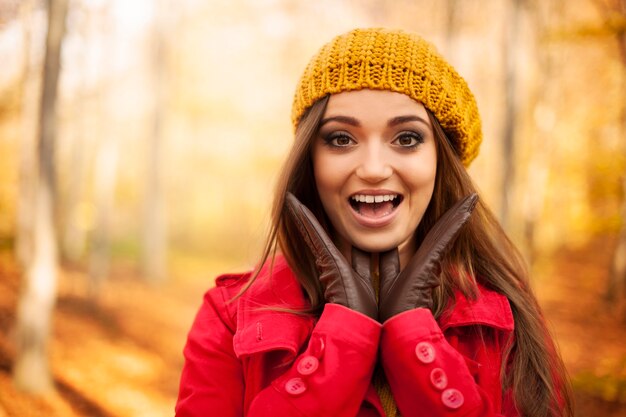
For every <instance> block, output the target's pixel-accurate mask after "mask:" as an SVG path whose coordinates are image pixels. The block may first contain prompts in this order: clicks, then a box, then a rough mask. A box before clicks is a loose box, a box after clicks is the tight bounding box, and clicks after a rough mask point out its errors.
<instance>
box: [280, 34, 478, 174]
mask: <svg viewBox="0 0 626 417" xmlns="http://www.w3.org/2000/svg"><path fill="white" fill-rule="evenodd" d="M364 88H369V89H373V90H389V91H395V92H399V93H403V94H406V95H407V96H409V97H411V98H412V99H414V100H417V101H419V102H420V103H422V104H423V105H424V106H425V107H426V108H427V109H428V110H430V111H431V112H432V113H433V114H434V116H435V117H436V118H437V120H438V121H439V123H440V124H441V127H442V128H443V130H444V131H445V132H446V135H447V136H448V138H449V139H450V141H451V142H452V144H453V146H454V147H455V149H456V151H457V153H458V155H459V158H460V159H461V162H462V163H463V164H464V165H465V166H468V165H469V164H470V162H471V161H472V160H473V159H474V158H475V157H476V155H478V148H479V146H480V142H481V141H482V131H481V122H480V116H479V114H478V107H477V106H476V100H475V99H474V95H473V94H472V92H471V91H470V89H469V87H468V86H467V83H466V82H465V80H463V78H461V76H460V75H459V74H458V73H457V72H456V71H455V69H454V68H453V67H452V66H451V65H450V64H449V63H447V62H446V61H445V60H444V59H443V57H442V56H441V55H439V53H438V52H437V50H436V49H435V47H434V46H433V45H432V44H430V43H429V42H427V41H425V40H424V39H422V38H421V37H419V36H417V35H415V34H410V33H407V32H403V31H400V30H388V29H380V28H376V29H355V30H352V31H350V32H348V33H345V34H343V35H340V36H337V37H336V38H334V39H333V40H332V41H330V42H329V43H327V44H326V45H324V46H323V47H322V49H320V51H319V52H318V53H317V55H315V56H314V57H313V59H312V60H311V61H310V62H309V64H308V66H307V67H306V69H305V71H304V74H303V75H302V77H301V79H300V82H299V83H298V87H297V89H296V94H295V97H294V102H293V108H292V115H291V116H292V121H293V124H294V126H297V125H298V122H299V121H300V118H301V117H302V115H303V114H304V112H305V111H306V110H307V109H308V108H309V107H311V106H312V105H313V103H315V102H316V101H317V100H319V99H320V98H322V97H324V96H326V95H327V94H335V93H340V92H343V91H352V90H361V89H364Z"/></svg>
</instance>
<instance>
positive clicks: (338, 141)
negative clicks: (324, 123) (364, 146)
mask: <svg viewBox="0 0 626 417" xmlns="http://www.w3.org/2000/svg"><path fill="white" fill-rule="evenodd" d="M324 141H325V142H326V144H327V145H329V146H332V147H335V148H345V147H347V146H351V145H352V144H354V143H355V142H354V139H352V138H351V137H350V136H348V135H346V134H345V133H341V132H339V133H333V134H331V135H328V136H327V137H325V138H324Z"/></svg>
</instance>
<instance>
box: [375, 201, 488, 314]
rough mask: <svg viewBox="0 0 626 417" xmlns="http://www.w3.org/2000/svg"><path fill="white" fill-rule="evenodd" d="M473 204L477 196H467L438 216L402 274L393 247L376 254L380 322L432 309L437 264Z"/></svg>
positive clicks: (470, 212) (472, 208) (437, 280)
mask: <svg viewBox="0 0 626 417" xmlns="http://www.w3.org/2000/svg"><path fill="white" fill-rule="evenodd" d="M477 201H478V195H477V194H471V195H469V196H467V197H465V198H464V199H462V200H461V201H459V202H457V203H456V204H455V205H454V206H453V207H452V208H450V209H449V210H448V211H447V212H446V213H445V214H444V215H443V216H441V218H440V219H439V220H438V221H437V223H435V225H434V226H433V227H432V228H431V229H430V231H429V232H428V234H427V235H426V237H425V238H424V241H423V242H422V244H421V245H420V247H419V249H418V250H417V252H415V255H413V257H412V258H411V260H410V261H409V263H408V264H407V266H406V267H405V268H404V269H403V270H402V272H400V258H399V256H398V249H397V248H396V249H393V250H390V251H388V252H384V253H381V254H380V262H379V270H380V296H379V299H380V305H379V316H378V318H379V321H380V322H381V323H384V322H385V321H386V320H388V319H390V318H391V317H393V316H395V315H396V314H399V313H402V312H403V311H406V310H410V309H413V308H417V307H426V308H429V309H430V308H432V306H433V299H432V290H433V288H435V287H437V286H438V285H439V272H440V271H439V268H440V264H439V261H440V260H441V257H442V256H443V255H444V253H445V251H446V250H447V248H448V246H449V244H450V243H451V242H452V241H453V240H454V238H455V237H456V236H457V234H458V232H459V230H460V229H461V226H463V225H464V224H465V223H466V222H467V220H468V219H469V218H470V215H471V214H472V210H474V207H475V206H476V202H477Z"/></svg>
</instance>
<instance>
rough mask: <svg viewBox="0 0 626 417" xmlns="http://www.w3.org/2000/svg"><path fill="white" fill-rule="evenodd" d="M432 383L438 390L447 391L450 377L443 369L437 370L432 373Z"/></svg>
mask: <svg viewBox="0 0 626 417" xmlns="http://www.w3.org/2000/svg"><path fill="white" fill-rule="evenodd" d="M430 383H431V384H433V387H435V388H437V389H438V390H442V389H445V388H446V387H447V386H448V376H447V375H446V372H445V371H444V370H443V369H441V368H435V369H433V370H432V371H430Z"/></svg>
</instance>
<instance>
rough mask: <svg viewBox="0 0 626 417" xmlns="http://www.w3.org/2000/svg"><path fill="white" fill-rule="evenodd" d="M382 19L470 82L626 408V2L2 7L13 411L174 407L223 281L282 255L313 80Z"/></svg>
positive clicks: (3, 298)
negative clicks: (189, 343)
mask: <svg viewBox="0 0 626 417" xmlns="http://www.w3.org/2000/svg"><path fill="white" fill-rule="evenodd" d="M49 10H52V11H53V12H52V13H49ZM49 17H51V18H49ZM365 26H387V27H394V28H403V29H406V30H409V31H412V32H417V33H419V34H421V35H422V36H424V37H425V38H427V39H429V40H430V41H431V42H433V43H434V44H435V45H436V46H437V48H438V49H439V50H440V52H441V53H442V54H443V55H444V56H446V57H447V58H448V60H449V61H450V62H452V63H453V65H454V66H455V67H456V68H457V70H458V71H459V72H460V73H461V74H462V75H463V76H464V77H465V79H466V80H467V81H468V83H469V85H470V87H471V89H472V90H473V92H474V93H475V95H476V98H477V100H478V103H479V107H480V110H481V115H482V118H483V125H484V136H485V140H484V142H483V145H482V150H481V154H480V155H479V157H478V158H477V160H476V161H475V162H474V163H473V164H472V166H471V168H470V172H471V174H472V177H473V178H474V180H475V182H476V183H477V185H478V187H479V188H480V189H481V191H482V198H483V199H485V200H486V201H487V202H488V204H489V205H490V206H491V207H492V208H493V210H494V212H495V213H497V215H498V217H499V218H500V219H501V221H502V223H503V225H504V226H505V228H506V229H507V230H508V232H509V233H510V236H511V237H512V239H513V240H514V241H515V243H516V244H517V245H518V246H519V247H520V249H521V250H522V252H523V253H524V255H525V256H526V258H527V260H528V263H529V265H530V268H531V271H532V279H533V285H534V287H535V290H536V292H537V295H538V297H539V299H540V302H541V304H542V306H543V307H544V309H545V312H546V317H547V320H548V321H549V323H550V327H551V329H552V330H553V333H554V334H555V337H556V338H557V341H558V343H559V345H560V346H561V351H562V354H563V357H564V360H565V362H566V365H567V367H568V370H569V372H570V374H571V377H572V383H573V385H574V388H575V391H576V398H577V401H578V406H579V410H580V413H579V414H580V415H581V416H618V415H622V416H623V415H626V307H625V305H626V302H625V300H626V229H625V228H624V227H625V226H624V224H623V223H624V217H625V215H624V214H625V213H626V209H625V207H626V206H625V203H624V197H625V192H624V190H625V185H626V176H625V174H626V159H625V157H626V35H625V30H626V1H624V0H440V1H435V0H412V1H411V0H394V1H392V0H361V1H356V0H354V1H349V0H317V1H298V0H206V1H201V0H176V1H175V0H132V1H127V0H52V1H50V2H46V1H41V0H21V1H17V0H0V331H1V332H0V417H4V416H19V417H23V416H44V415H45V416H111V417H112V416H171V415H173V414H174V412H173V409H174V404H175V400H176V395H177V389H178V378H179V375H180V370H181V367H182V363H183V361H182V348H183V345H184V342H185V337H186V332H187V330H188V329H189V326H190V325H191V321H192V320H193V316H194V314H195V311H196V310H197V308H198V306H199V305H200V302H201V298H202V294H203V292H204V291H205V290H206V289H208V288H210V287H211V286H212V285H213V282H214V277H215V276H216V275H217V274H219V273H223V272H232V271H242V270H246V269H249V268H251V267H252V266H253V265H254V264H255V262H256V260H257V258H258V256H259V251H260V248H261V245H262V240H263V236H264V233H265V232H266V230H267V222H268V215H269V210H270V203H271V201H272V190H273V186H274V180H275V179H276V175H277V172H278V169H279V167H280V165H281V163H282V161H283V159H284V156H285V154H286V151H287V149H288V147H289V146H290V144H291V141H292V127H291V123H290V108H291V100H292V94H293V90H294V87H295V84H296V82H297V79H298V76H299V75H300V73H301V72H302V71H303V69H304V67H305V65H306V63H307V61H308V59H309V58H310V57H311V56H312V54H313V53H314V52H315V51H316V50H317V49H318V48H319V47H320V46H321V45H322V44H323V43H325V42H327V41H328V40H330V39H331V38H332V37H334V36H335V35H337V34H339V33H342V32H345V31H347V30H349V29H352V28H354V27H365ZM55 57H56V59H55ZM55 92H56V93H55Z"/></svg>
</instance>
